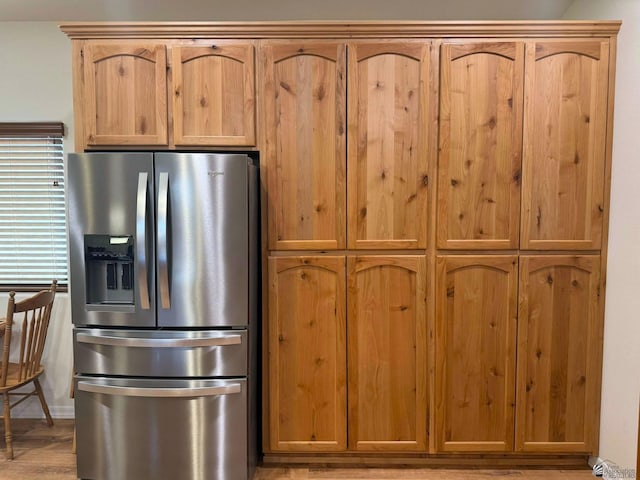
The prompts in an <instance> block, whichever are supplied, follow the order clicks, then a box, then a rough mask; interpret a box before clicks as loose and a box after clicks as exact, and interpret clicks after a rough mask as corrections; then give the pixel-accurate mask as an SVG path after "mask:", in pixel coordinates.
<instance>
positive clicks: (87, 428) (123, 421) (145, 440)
mask: <svg viewBox="0 0 640 480" xmlns="http://www.w3.org/2000/svg"><path fill="white" fill-rule="evenodd" d="M75 402H76V418H77V420H78V421H77V427H76V428H77V441H78V442H77V444H78V477H79V478H83V479H92V480H145V479H149V480H151V479H153V480H176V479H185V480H200V479H202V480H205V479H206V480H230V479H233V480H245V479H247V478H248V473H249V472H248V467H247V465H248V455H247V388H246V381H245V380H244V379H233V380H156V379H135V380H134V379H107V378H95V377H82V376H80V377H77V378H76V396H75Z"/></svg>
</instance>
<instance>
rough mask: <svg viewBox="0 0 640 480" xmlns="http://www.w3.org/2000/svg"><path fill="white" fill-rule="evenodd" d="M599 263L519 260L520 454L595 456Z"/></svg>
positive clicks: (559, 258)
mask: <svg viewBox="0 0 640 480" xmlns="http://www.w3.org/2000/svg"><path fill="white" fill-rule="evenodd" d="M599 277H600V257H599V256H597V255H586V256H535V257H534V256H523V257H521V259H520V318H519V326H518V394H517V412H516V449H517V450H520V451H528V452H584V453H589V452H595V450H596V449H597V433H596V430H597V425H595V423H596V421H597V419H598V410H597V408H598V403H599V398H598V397H599V386H598V385H599V377H600V375H601V372H600V367H599V365H600V353H599V352H600V347H599V345H600V344H601V341H602V339H601V338H600V333H599V332H600V331H601V325H600V322H601V321H602V319H601V318H600V317H599V311H600V305H599V302H600V293H599Z"/></svg>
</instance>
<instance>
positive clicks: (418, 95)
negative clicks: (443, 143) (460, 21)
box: [347, 40, 431, 248]
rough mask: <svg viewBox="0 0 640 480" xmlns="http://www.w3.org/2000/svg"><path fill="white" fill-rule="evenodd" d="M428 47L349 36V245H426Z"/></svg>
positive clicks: (429, 46)
mask: <svg viewBox="0 0 640 480" xmlns="http://www.w3.org/2000/svg"><path fill="white" fill-rule="evenodd" d="M430 49H431V45H430V44H429V43H425V42H423V41H409V40H407V41H404V42H397V41H390V42H386V43H353V44H349V60H348V67H349V68H348V71H349V74H348V75H349V79H348V92H349V93H348V97H349V98H348V116H349V134H348V139H347V143H348V160H347V162H348V169H347V172H348V173H347V176H348V178H347V184H348V188H347V192H348V194H347V195H348V229H347V231H348V245H349V248H425V247H426V244H427V228H426V227H427V184H428V171H427V163H428V162H427V160H428V157H427V136H428V135H429V129H430V128H431V124H430V122H429V121H428V119H427V118H426V117H427V114H428V113H427V112H428V111H429V109H428V100H429V99H428V92H429V83H430V82H429V52H430Z"/></svg>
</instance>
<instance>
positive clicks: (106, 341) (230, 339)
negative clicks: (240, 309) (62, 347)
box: [76, 333, 242, 348]
mask: <svg viewBox="0 0 640 480" xmlns="http://www.w3.org/2000/svg"><path fill="white" fill-rule="evenodd" d="M76 339H77V341H78V343H90V344H94V345H110V346H116V347H143V348H176V347H221V346H225V345H241V344H242V336H240V335H224V336H217V337H201V338H139V337H138V338H136V337H116V336H110V335H91V334H88V333H78V334H77V335H76Z"/></svg>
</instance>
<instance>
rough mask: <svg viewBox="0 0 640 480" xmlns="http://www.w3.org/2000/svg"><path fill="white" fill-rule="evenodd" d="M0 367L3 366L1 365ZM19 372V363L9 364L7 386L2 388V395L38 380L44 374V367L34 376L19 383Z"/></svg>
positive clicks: (0, 390) (0, 387) (0, 389)
mask: <svg viewBox="0 0 640 480" xmlns="http://www.w3.org/2000/svg"><path fill="white" fill-rule="evenodd" d="M0 365H2V364H1V363H0ZM18 370H19V365H18V364H17V363H11V362H9V369H8V371H7V384H6V386H4V387H2V386H0V393H3V392H7V391H9V390H13V389H14V388H18V387H19V386H20V385H26V384H27V383H29V382H32V381H33V379H34V378H37V377H38V376H40V375H41V374H42V372H44V367H43V366H42V365H40V367H39V368H38V370H36V372H35V373H34V374H33V375H30V376H28V377H27V378H24V379H22V380H21V381H18Z"/></svg>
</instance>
